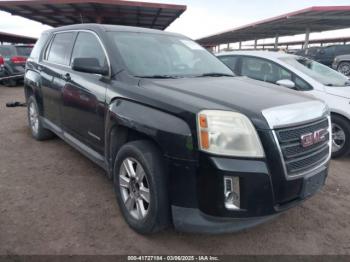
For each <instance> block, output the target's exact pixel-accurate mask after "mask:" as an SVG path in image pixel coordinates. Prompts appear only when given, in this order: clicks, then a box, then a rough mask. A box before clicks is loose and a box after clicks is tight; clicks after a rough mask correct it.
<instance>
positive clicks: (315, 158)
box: [275, 118, 330, 176]
mask: <svg viewBox="0 0 350 262" xmlns="http://www.w3.org/2000/svg"><path fill="white" fill-rule="evenodd" d="M328 127H329V122H328V118H324V119H322V120H319V121H316V122H313V123H309V124H305V125H300V126H296V127H288V128H281V129H277V130H275V132H276V137H277V140H278V143H279V146H280V148H281V153H282V157H283V160H284V164H285V169H286V172H287V175H289V176H295V175H298V174H300V173H304V172H307V171H308V170H310V169H313V168H315V167H317V166H318V165H320V164H322V163H323V162H324V161H325V160H326V159H328V157H329V139H330V136H329V133H327V134H326V139H325V140H324V141H322V142H319V143H317V144H314V145H311V146H309V147H303V146H302V144H301V136H303V135H305V134H309V133H313V132H315V131H318V130H320V129H323V128H326V129H328Z"/></svg>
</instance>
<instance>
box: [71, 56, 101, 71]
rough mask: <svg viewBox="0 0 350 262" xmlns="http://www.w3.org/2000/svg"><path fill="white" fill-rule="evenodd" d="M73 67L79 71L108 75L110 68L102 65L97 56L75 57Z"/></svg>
mask: <svg viewBox="0 0 350 262" xmlns="http://www.w3.org/2000/svg"><path fill="white" fill-rule="evenodd" d="M72 69H73V70H74V71H78V72H84V73H91V74H99V75H108V68H107V67H102V66H100V63H99V61H98V60H97V59H96V58H85V57H84V58H74V60H73V63H72Z"/></svg>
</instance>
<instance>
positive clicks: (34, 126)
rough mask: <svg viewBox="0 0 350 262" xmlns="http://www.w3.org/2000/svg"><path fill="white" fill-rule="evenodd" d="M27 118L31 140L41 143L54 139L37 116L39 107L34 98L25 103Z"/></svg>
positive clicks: (31, 97)
mask: <svg viewBox="0 0 350 262" xmlns="http://www.w3.org/2000/svg"><path fill="white" fill-rule="evenodd" d="M27 117H28V125H29V128H30V131H31V133H32V136H33V138H35V139H36V140H38V141H42V140H47V139H50V138H52V137H54V134H53V133H52V132H51V131H50V130H48V129H46V128H44V127H43V123H42V120H41V118H40V114H39V107H38V104H37V102H36V101H35V98H34V96H30V97H29V98H28V101H27Z"/></svg>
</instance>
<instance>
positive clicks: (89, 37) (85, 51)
mask: <svg viewBox="0 0 350 262" xmlns="http://www.w3.org/2000/svg"><path fill="white" fill-rule="evenodd" d="M74 58H95V59H97V61H98V62H99V64H100V66H101V67H103V66H107V59H106V56H105V53H104V51H103V49H102V46H101V44H100V43H99V41H98V39H97V38H96V36H94V35H93V34H92V33H86V32H80V33H79V34H78V37H77V40H76V42H75V45H74V49H73V54H72V60H71V61H73V60H74Z"/></svg>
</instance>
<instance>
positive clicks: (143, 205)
mask: <svg viewBox="0 0 350 262" xmlns="http://www.w3.org/2000/svg"><path fill="white" fill-rule="evenodd" d="M166 181H167V180H166V172H165V169H164V163H163V157H162V155H161V154H160V152H159V150H158V149H157V148H156V147H155V146H154V145H153V144H152V143H151V142H149V141H144V140H140V141H134V142H130V143H127V144H125V145H124V146H123V147H122V148H121V149H120V151H119V152H118V154H117V157H116V161H115V165H114V188H115V192H116V196H117V201H118V204H119V207H120V210H121V212H122V214H123V216H124V218H125V220H126V222H127V223H128V224H129V226H130V227H131V228H132V229H134V230H135V231H136V232H138V233H141V234H149V233H154V232H157V231H160V230H161V229H163V228H165V227H166V226H167V225H168V222H169V212H170V207H169V203H168V192H167V182H166Z"/></svg>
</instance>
